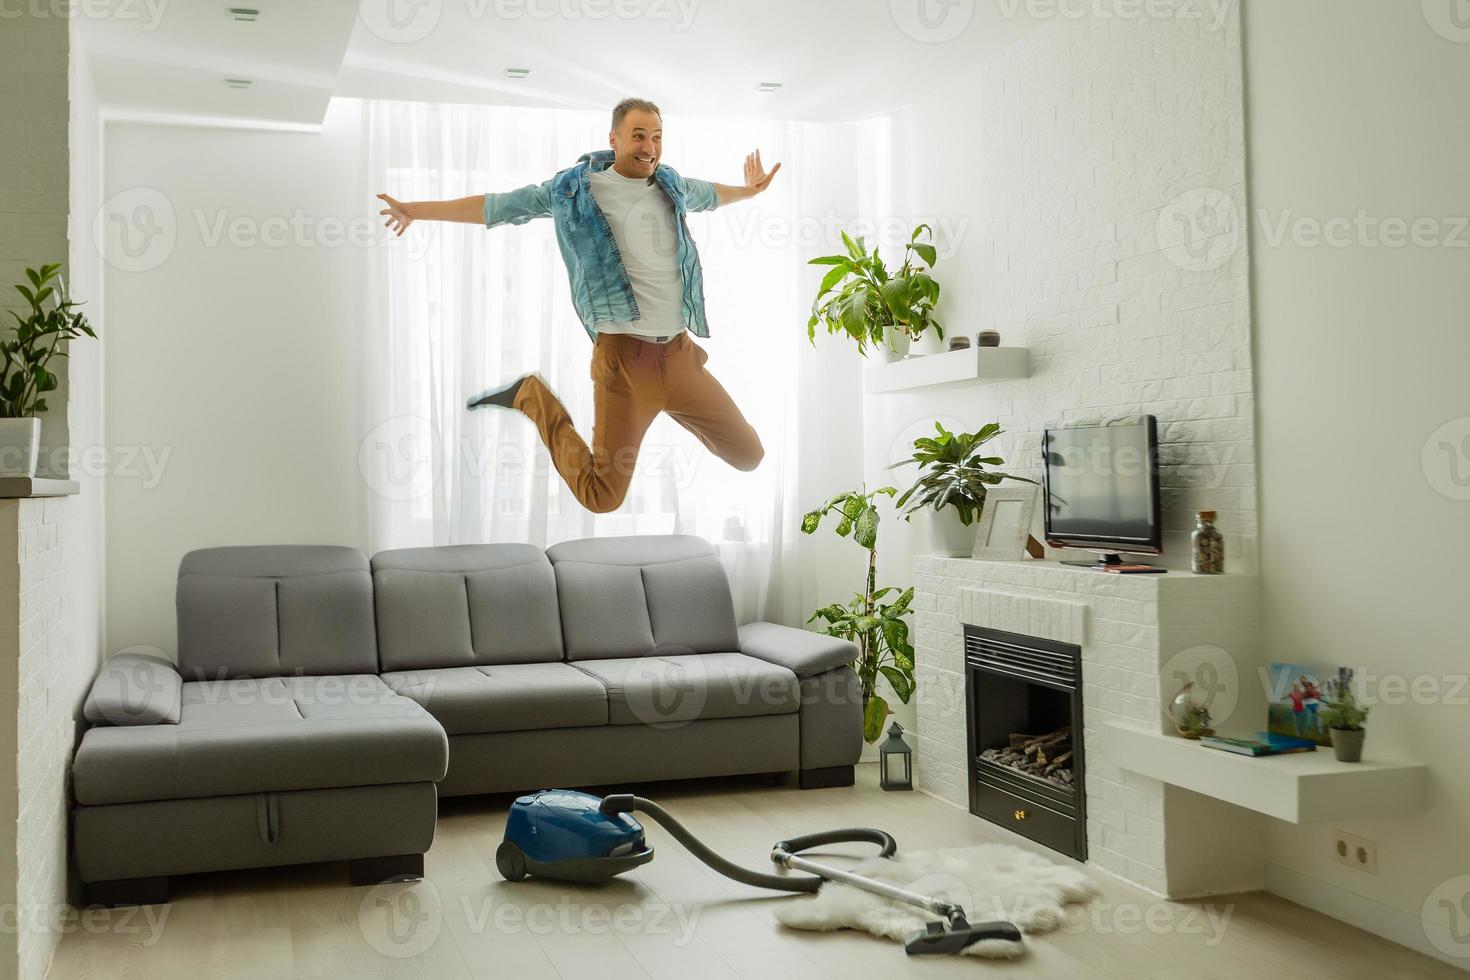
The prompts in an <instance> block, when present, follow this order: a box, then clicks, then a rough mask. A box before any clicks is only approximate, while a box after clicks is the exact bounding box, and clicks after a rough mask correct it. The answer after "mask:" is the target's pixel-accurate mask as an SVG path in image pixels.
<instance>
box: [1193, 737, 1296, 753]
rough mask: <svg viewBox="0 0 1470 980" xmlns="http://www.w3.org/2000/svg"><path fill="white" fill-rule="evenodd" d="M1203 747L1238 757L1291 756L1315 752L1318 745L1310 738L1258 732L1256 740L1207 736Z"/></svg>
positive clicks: (1202, 740)
mask: <svg viewBox="0 0 1470 980" xmlns="http://www.w3.org/2000/svg"><path fill="white" fill-rule="evenodd" d="M1199 741H1200V744H1201V745H1205V746H1208V747H1209V748H1212V749H1220V750H1221V751H1224V752H1234V753H1235V754H1236V755H1289V754H1291V753H1293V752H1315V751H1317V743H1316V742H1313V741H1312V740H1311V739H1308V738H1296V737H1295V736H1292V735H1277V734H1276V733H1274V732H1256V737H1255V738H1226V737H1224V736H1223V735H1206V736H1205V737H1204V738H1201V739H1200V740H1199Z"/></svg>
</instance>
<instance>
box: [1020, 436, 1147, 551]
mask: <svg viewBox="0 0 1470 980" xmlns="http://www.w3.org/2000/svg"><path fill="white" fill-rule="evenodd" d="M1041 448H1042V457H1043V461H1044V464H1045V465H1044V467H1043V478H1044V487H1045V497H1046V518H1045V524H1046V539H1047V541H1048V542H1050V543H1053V544H1054V545H1060V546H1066V547H1076V548H1092V549H1095V550H1105V551H1131V552H1136V553H1142V554H1158V553H1159V551H1160V547H1161V529H1160V526H1159V479H1158V423H1157V422H1156V421H1155V419H1154V417H1153V416H1152V415H1136V416H1132V417H1129V418H1124V419H1111V420H1108V421H1106V422H1092V423H1069V424H1066V425H1059V426H1055V427H1053V428H1048V429H1047V430H1046V432H1045V434H1044V435H1043V436H1042V444H1041Z"/></svg>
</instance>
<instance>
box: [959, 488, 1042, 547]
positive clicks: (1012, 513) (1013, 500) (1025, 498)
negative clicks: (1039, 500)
mask: <svg viewBox="0 0 1470 980" xmlns="http://www.w3.org/2000/svg"><path fill="white" fill-rule="evenodd" d="M1035 510H1036V487H1034V486H1032V485H1030V484H1018V485H1016V486H1005V487H988V488H986V490H985V509H984V510H983V511H981V512H980V520H979V521H977V522H976V525H975V544H974V547H973V548H972V549H971V551H970V557H971V558H981V559H985V560H987V561H1019V560H1020V559H1022V558H1025V557H1026V538H1027V536H1028V535H1030V533H1031V516H1032V513H1033V512H1034V511H1035Z"/></svg>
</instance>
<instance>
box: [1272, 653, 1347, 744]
mask: <svg viewBox="0 0 1470 980" xmlns="http://www.w3.org/2000/svg"><path fill="white" fill-rule="evenodd" d="M1336 675H1337V672H1336V671H1335V670H1332V669H1327V668H1322V667H1314V666H1311V665H1309V664H1282V663H1273V664H1271V668H1270V672H1269V674H1268V675H1267V677H1268V681H1269V684H1270V688H1269V689H1268V690H1267V692H1266V698H1267V702H1268V703H1267V706H1266V712H1267V719H1266V729H1267V731H1269V732H1271V733H1272V734H1275V735H1292V736H1295V737H1297V738H1308V739H1311V740H1312V741H1314V742H1316V743H1317V744H1318V745H1331V744H1332V739H1331V738H1330V737H1329V736H1328V734H1327V726H1326V725H1324V724H1323V723H1322V721H1321V719H1319V718H1318V717H1317V709H1318V708H1319V707H1320V706H1321V704H1322V702H1323V701H1324V700H1325V699H1326V696H1330V695H1331V694H1332V691H1333V687H1334V685H1335V684H1336V683H1337V681H1336Z"/></svg>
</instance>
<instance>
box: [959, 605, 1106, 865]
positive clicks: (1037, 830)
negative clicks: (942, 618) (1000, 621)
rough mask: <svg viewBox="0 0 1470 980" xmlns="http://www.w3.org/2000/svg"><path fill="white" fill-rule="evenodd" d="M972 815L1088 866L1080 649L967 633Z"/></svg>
mask: <svg viewBox="0 0 1470 980" xmlns="http://www.w3.org/2000/svg"><path fill="white" fill-rule="evenodd" d="M965 727H966V730H967V733H968V744H967V745H966V749H965V758H966V760H967V763H968V766H969V784H970V812H971V813H973V814H975V815H976V816H979V817H983V818H985V819H986V820H989V821H991V822H992V823H996V824H999V825H1000V826H1002V827H1005V828H1006V829H1008V830H1013V831H1015V832H1016V833H1018V834H1021V835H1022V836H1025V837H1029V838H1031V839H1032V840H1034V841H1036V842H1037V843H1038V844H1044V845H1046V846H1047V847H1050V848H1052V849H1053V850H1056V851H1060V852H1061V853H1063V854H1066V855H1067V856H1069V857H1073V858H1076V859H1078V860H1079V861H1081V860H1086V858H1087V811H1086V805H1085V796H1086V793H1085V789H1084V778H1083V777H1084V775H1085V771H1084V768H1083V761H1084V760H1083V752H1082V741H1083V740H1082V648H1081V647H1078V646H1075V645H1073V644H1070V643H1058V642H1056V641H1054V640H1044V639H1039V638H1037V637H1032V636H1020V635H1018V634H1015V633H1005V632H1001V631H1000V630H992V629H983V628H981V627H977V626H966V627H965Z"/></svg>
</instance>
